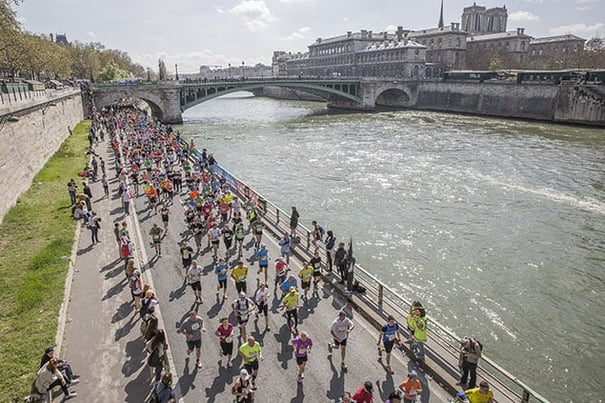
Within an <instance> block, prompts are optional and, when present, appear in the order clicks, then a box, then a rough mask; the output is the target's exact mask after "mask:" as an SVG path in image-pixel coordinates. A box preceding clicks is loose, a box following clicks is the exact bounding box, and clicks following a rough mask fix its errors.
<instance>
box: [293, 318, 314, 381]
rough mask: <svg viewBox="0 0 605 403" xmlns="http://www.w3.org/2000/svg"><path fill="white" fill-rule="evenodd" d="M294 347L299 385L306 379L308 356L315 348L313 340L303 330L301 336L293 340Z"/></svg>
mask: <svg viewBox="0 0 605 403" xmlns="http://www.w3.org/2000/svg"><path fill="white" fill-rule="evenodd" d="M292 345H293V346H294V356H295V357H296V364H298V377H297V380H298V383H302V381H303V379H305V366H306V365H307V360H308V356H309V354H310V353H311V348H312V347H313V340H311V338H310V337H309V334H308V333H307V332H305V331H304V330H303V331H302V332H300V335H299V336H296V337H295V338H294V339H292Z"/></svg>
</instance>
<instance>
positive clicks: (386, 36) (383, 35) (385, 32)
mask: <svg viewBox="0 0 605 403" xmlns="http://www.w3.org/2000/svg"><path fill="white" fill-rule="evenodd" d="M388 35H389V34H388V33H387V31H384V32H383V33H382V39H384V40H386V39H387V38H388Z"/></svg>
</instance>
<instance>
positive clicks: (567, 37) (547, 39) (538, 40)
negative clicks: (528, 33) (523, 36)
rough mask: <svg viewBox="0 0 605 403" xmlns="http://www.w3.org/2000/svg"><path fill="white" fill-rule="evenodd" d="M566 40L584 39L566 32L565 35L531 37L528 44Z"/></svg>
mask: <svg viewBox="0 0 605 403" xmlns="http://www.w3.org/2000/svg"><path fill="white" fill-rule="evenodd" d="M567 41H583V42H585V41H586V39H584V38H580V37H579V36H576V35H572V34H567V35H557V36H546V37H544V38H532V39H531V41H530V42H529V43H530V45H537V44H543V43H555V42H567Z"/></svg>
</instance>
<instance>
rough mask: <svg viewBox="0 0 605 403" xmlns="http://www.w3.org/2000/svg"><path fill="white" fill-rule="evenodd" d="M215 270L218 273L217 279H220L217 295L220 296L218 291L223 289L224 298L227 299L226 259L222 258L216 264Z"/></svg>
mask: <svg viewBox="0 0 605 403" xmlns="http://www.w3.org/2000/svg"><path fill="white" fill-rule="evenodd" d="M214 272H215V273H216V279H217V280H218V284H217V286H216V297H217V298H218V293H219V291H220V290H221V288H222V289H223V300H225V299H227V263H225V259H223V258H220V259H219V260H218V263H217V264H215V265H214Z"/></svg>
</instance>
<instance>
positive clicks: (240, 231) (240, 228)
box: [233, 216, 246, 258]
mask: <svg viewBox="0 0 605 403" xmlns="http://www.w3.org/2000/svg"><path fill="white" fill-rule="evenodd" d="M238 218H239V217H237V216H236V217H235V220H237V219H238ZM233 232H234V233H235V242H237V256H238V258H239V257H241V256H242V255H243V246H244V237H245V236H246V229H245V228H244V223H243V222H241V221H240V222H238V223H235V224H234V225H233Z"/></svg>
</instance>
